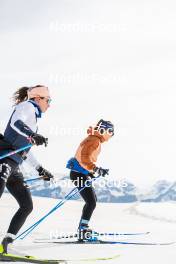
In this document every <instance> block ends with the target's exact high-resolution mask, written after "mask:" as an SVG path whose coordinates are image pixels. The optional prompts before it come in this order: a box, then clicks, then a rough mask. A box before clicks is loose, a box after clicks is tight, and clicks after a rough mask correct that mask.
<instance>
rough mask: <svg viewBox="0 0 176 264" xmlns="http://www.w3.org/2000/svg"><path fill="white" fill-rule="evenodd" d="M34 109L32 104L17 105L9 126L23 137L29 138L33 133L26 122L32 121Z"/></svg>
mask: <svg viewBox="0 0 176 264" xmlns="http://www.w3.org/2000/svg"><path fill="white" fill-rule="evenodd" d="M34 115H35V109H34V107H33V105H32V104H29V103H27V102H26V103H25V104H21V105H18V106H17V107H16V109H15V112H14V114H13V116H12V119H11V123H10V126H11V127H12V128H13V129H14V130H15V131H16V132H18V133H19V134H21V135H22V136H24V137H28V136H31V135H32V134H33V133H34V132H33V131H32V130H31V129H30V127H29V126H28V124H27V122H29V120H31V119H33V116H34Z"/></svg>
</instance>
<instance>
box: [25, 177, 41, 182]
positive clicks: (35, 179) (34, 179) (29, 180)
mask: <svg viewBox="0 0 176 264" xmlns="http://www.w3.org/2000/svg"><path fill="white" fill-rule="evenodd" d="M41 179H43V177H37V178H33V179H28V180H25V182H32V181H37V180H41Z"/></svg>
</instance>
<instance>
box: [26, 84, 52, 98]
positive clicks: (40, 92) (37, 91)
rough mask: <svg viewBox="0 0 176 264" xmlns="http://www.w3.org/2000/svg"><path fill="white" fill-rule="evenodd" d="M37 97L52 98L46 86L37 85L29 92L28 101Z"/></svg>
mask: <svg viewBox="0 0 176 264" xmlns="http://www.w3.org/2000/svg"><path fill="white" fill-rule="evenodd" d="M35 97H47V98H50V93H49V89H48V87H46V86H42V85H37V86H34V87H30V88H29V90H28V99H32V98H35Z"/></svg>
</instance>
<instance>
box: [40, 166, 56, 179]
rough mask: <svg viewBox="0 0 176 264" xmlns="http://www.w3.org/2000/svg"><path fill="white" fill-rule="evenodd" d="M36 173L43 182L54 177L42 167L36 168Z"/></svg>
mask: <svg viewBox="0 0 176 264" xmlns="http://www.w3.org/2000/svg"><path fill="white" fill-rule="evenodd" d="M37 171H38V173H39V176H42V177H43V179H44V181H50V180H51V179H53V178H54V176H53V175H52V174H51V173H50V172H49V171H48V170H45V169H44V168H43V167H42V166H40V167H39V168H37Z"/></svg>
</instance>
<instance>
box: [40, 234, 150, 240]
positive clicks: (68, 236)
mask: <svg viewBox="0 0 176 264" xmlns="http://www.w3.org/2000/svg"><path fill="white" fill-rule="evenodd" d="M148 234H150V232H141V233H98V232H95V233H93V235H94V237H103V236H111V237H112V236H142V235H148ZM77 237H78V233H73V234H69V235H63V236H53V237H51V238H50V239H71V238H77ZM45 240H49V239H45V238H38V239H37V240H35V241H45Z"/></svg>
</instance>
